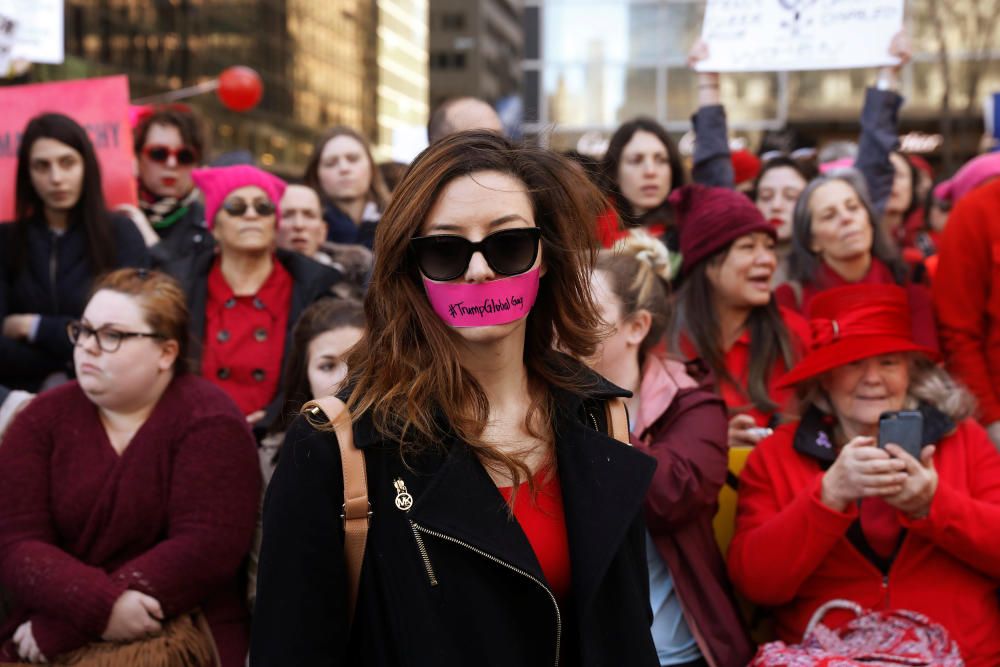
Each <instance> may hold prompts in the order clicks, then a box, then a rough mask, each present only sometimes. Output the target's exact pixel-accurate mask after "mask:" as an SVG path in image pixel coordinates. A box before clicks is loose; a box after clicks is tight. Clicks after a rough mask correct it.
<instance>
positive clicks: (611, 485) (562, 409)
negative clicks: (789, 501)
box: [355, 375, 656, 608]
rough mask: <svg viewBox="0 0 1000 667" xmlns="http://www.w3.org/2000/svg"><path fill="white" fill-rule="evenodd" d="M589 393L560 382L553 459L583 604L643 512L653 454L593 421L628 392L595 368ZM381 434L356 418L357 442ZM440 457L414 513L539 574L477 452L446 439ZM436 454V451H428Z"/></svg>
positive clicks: (366, 444)
mask: <svg viewBox="0 0 1000 667" xmlns="http://www.w3.org/2000/svg"><path fill="white" fill-rule="evenodd" d="M594 380H595V382H594V385H593V388H592V390H591V391H589V392H588V393H587V394H586V395H579V394H575V393H572V392H568V391H564V390H559V389H555V390H553V394H554V397H555V404H556V409H555V415H554V422H555V423H554V430H555V433H556V448H555V449H556V461H557V469H558V474H559V481H560V485H561V487H562V493H563V505H564V508H565V516H566V532H567V537H568V540H569V548H570V554H571V568H572V574H571V576H572V582H573V595H574V598H575V599H576V601H577V602H578V603H579V604H580V605H581V608H583V607H584V606H585V605H586V603H587V601H588V600H590V599H591V598H592V596H593V595H594V594H595V592H596V591H597V588H598V586H599V585H600V582H601V580H602V579H603V576H604V573H605V572H606V571H607V569H608V567H609V566H610V564H611V562H612V560H613V559H614V557H615V554H616V553H617V552H618V551H619V549H620V548H621V545H622V543H623V541H624V540H625V538H626V533H627V532H628V530H629V528H630V526H631V525H632V523H633V521H634V520H635V519H636V517H638V516H640V512H641V509H642V503H643V501H644V499H645V495H646V489H647V487H648V486H649V483H650V481H651V480H652V476H653V470H654V469H655V467H656V463H655V461H654V460H653V459H652V458H650V457H648V456H646V455H645V454H643V453H641V452H639V451H637V450H635V449H632V448H631V447H629V446H627V445H624V444H622V443H620V442H617V441H615V440H613V439H611V438H610V437H609V436H608V435H606V434H605V433H603V432H599V431H597V430H595V429H594V427H593V420H592V419H591V417H590V416H589V415H588V414H587V413H588V412H591V413H592V414H593V411H596V410H597V409H600V410H602V413H601V414H600V415H596V414H595V415H594V419H596V420H597V421H598V424H603V420H604V417H603V401H604V400H607V399H608V398H613V397H619V396H627V395H628V392H627V391H625V390H622V389H621V388H619V387H616V386H614V385H612V384H611V383H609V382H607V380H604V379H603V378H600V376H596V375H595V376H594ZM380 440H382V438H380V437H379V436H378V434H377V433H376V432H375V430H374V426H373V424H372V420H371V417H370V415H368V414H365V415H361V417H360V418H359V419H358V421H357V423H356V424H355V443H356V445H357V446H358V448H360V449H366V448H370V447H372V446H373V445H374V444H375V443H376V442H377V441H380ZM444 445H445V452H446V453H445V454H444V455H443V462H441V463H440V467H438V468H437V469H436V470H435V471H433V472H431V473H430V479H429V480H428V483H427V484H426V486H425V487H424V488H423V490H422V491H421V492H420V493H419V495H417V494H414V496H415V497H414V504H413V507H412V508H411V509H410V511H409V519H410V520H412V521H413V522H414V523H417V524H419V525H420V526H422V527H424V528H428V529H430V530H433V531H436V532H440V533H443V534H445V535H448V536H450V537H452V538H455V539H457V540H460V541H461V542H463V543H465V544H467V545H469V546H471V547H474V548H475V549H478V550H479V551H482V552H484V553H486V554H489V555H490V556H492V557H495V558H498V559H500V560H502V561H504V562H505V563H507V564H509V565H512V566H514V567H516V568H518V569H521V570H523V571H525V572H527V573H528V574H530V575H531V576H533V577H535V578H537V579H538V580H540V581H545V577H544V574H543V573H542V570H541V567H540V566H539V564H538V560H537V559H536V558H535V554H534V551H533V550H532V548H531V544H530V543H529V541H528V539H527V537H526V536H525V535H524V532H523V531H522V530H521V527H520V526H519V525H518V523H517V522H516V521H514V520H513V519H512V518H511V517H510V514H509V511H508V506H507V504H506V502H505V501H504V498H503V496H502V495H501V494H500V492H499V491H498V490H497V488H496V485H495V484H494V483H493V481H492V480H491V479H490V477H489V475H488V474H487V472H486V471H485V469H484V468H483V466H482V464H481V463H480V462H479V460H478V459H477V458H476V457H475V455H474V454H473V452H472V451H471V450H470V449H469V448H468V447H466V446H464V445H463V444H462V443H460V442H458V441H457V439H455V438H453V437H448V438H447V439H446V442H445V443H444ZM430 458H433V457H430Z"/></svg>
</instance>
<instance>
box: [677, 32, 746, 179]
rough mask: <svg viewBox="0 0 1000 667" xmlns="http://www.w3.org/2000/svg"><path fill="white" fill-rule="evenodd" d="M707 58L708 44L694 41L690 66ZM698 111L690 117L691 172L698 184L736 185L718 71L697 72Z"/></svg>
mask: <svg viewBox="0 0 1000 667" xmlns="http://www.w3.org/2000/svg"><path fill="white" fill-rule="evenodd" d="M706 58H708V44H706V43H705V42H704V41H702V40H700V39H699V40H698V41H697V42H695V44H694V46H692V47H691V51H690V52H689V53H688V66H689V67H691V68H692V69H694V67H695V66H696V65H697V64H698V63H699V62H701V61H703V60H705V59H706ZM697 80H698V110H697V111H696V112H695V113H694V115H693V116H691V124H692V125H693V126H694V133H695V143H694V166H693V167H692V170H691V175H692V177H693V178H694V182H695V183H700V184H702V185H711V186H716V187H720V188H731V187H733V186H734V183H733V180H734V178H735V176H734V175H733V162H732V159H731V157H730V154H729V131H728V128H727V126H726V110H725V108H724V107H723V106H722V101H721V96H720V93H719V73H718V72H698V73H697Z"/></svg>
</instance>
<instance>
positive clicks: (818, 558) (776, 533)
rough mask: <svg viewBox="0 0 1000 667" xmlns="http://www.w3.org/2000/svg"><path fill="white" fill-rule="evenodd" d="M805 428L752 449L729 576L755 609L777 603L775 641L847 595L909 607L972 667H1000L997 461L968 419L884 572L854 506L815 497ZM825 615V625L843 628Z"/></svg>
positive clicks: (941, 448) (797, 633)
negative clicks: (855, 536) (802, 446)
mask: <svg viewBox="0 0 1000 667" xmlns="http://www.w3.org/2000/svg"><path fill="white" fill-rule="evenodd" d="M798 426H799V422H796V423H793V424H786V425H785V426H782V427H781V428H779V429H778V430H777V431H776V432H775V434H774V435H773V436H772V437H770V438H768V439H766V440H764V441H762V442H761V443H759V444H758V445H757V447H756V448H755V449H754V451H753V452H752V453H751V454H750V458H749V459H748V460H747V465H746V468H744V469H743V473H742V474H741V475H740V489H739V506H738V510H737V515H736V532H735V534H734V536H733V541H732V544H731V546H730V547H729V553H728V565H729V573H730V576H731V577H732V580H733V583H734V584H735V585H736V588H737V589H738V590H739V591H740V592H741V593H742V594H743V595H744V596H746V597H747V598H748V599H749V600H750V601H752V602H754V603H756V604H760V605H764V606H768V607H771V608H772V609H773V611H774V615H775V618H776V621H777V628H776V629H777V632H778V637H779V638H780V639H782V640H784V641H787V642H799V641H801V640H802V633H803V631H804V630H805V628H806V625H807V623H808V622H809V619H810V617H811V616H812V614H813V612H814V611H815V610H816V608H817V607H819V606H820V605H821V604H823V603H824V602H826V601H827V600H830V599H834V598H846V599H848V600H853V601H855V602H857V603H859V604H861V605H862V606H864V607H867V608H870V609H889V608H892V609H911V610H914V611H918V612H920V613H923V614H926V615H927V616H929V617H930V618H932V619H933V620H935V621H937V622H938V623H940V624H942V625H943V626H944V627H945V628H947V630H948V632H949V633H950V634H951V636H952V638H953V639H955V640H956V641H957V642H958V644H959V647H960V648H961V650H962V655H963V657H964V658H965V661H966V665H968V667H996V666H997V665H1000V633H998V632H997V629H998V628H1000V598H998V595H997V589H998V587H1000V529H998V528H1000V454H998V453H997V451H996V449H994V447H993V445H992V444H991V443H990V441H989V439H988V438H987V436H986V432H985V431H984V430H983V429H982V427H980V426H979V425H978V424H977V423H975V422H974V421H972V420H965V421H963V422H961V423H960V424H959V425H958V427H957V429H955V431H953V432H952V433H951V434H950V435H946V436H945V437H943V438H941V439H940V440H939V441H938V443H937V444H938V446H937V453H936V454H935V455H934V465H935V467H936V469H937V472H938V475H939V478H940V481H939V483H938V488H937V491H936V493H935V495H934V500H933V501H932V503H931V510H930V514H929V515H928V516H927V517H926V518H925V519H921V520H919V521H910V520H908V519H907V518H906V517H904V516H902V515H900V520H901V522H902V524H903V526H904V527H905V528H906V529H907V534H906V536H905V538H904V540H903V544H902V546H901V547H900V550H899V552H898V554H897V555H896V557H895V559H894V561H893V563H892V566H891V568H890V569H889V574H888V575H887V576H885V577H883V575H882V573H881V572H880V571H879V569H878V568H876V567H875V565H873V564H872V563H871V562H870V561H869V560H868V559H866V558H865V557H864V556H863V555H862V554H861V552H860V551H858V549H856V548H855V547H854V546H853V544H852V543H851V542H850V540H849V539H848V537H847V530H848V528H849V527H850V526H851V524H852V523H853V522H854V521H855V520H856V519H857V518H858V511H857V507H856V506H855V505H852V506H850V507H849V508H848V509H847V511H845V512H836V511H834V510H832V509H830V508H829V507H827V506H826V505H824V504H823V503H822V501H821V500H820V484H821V481H822V477H823V474H824V473H823V469H822V467H821V465H820V462H819V461H818V460H817V459H815V458H812V457H811V456H809V455H807V454H804V453H803V452H801V451H799V450H797V449H796V448H794V447H793V443H794V440H795V433H796V429H797V428H798ZM847 620H848V617H847V615H846V614H845V613H843V612H835V613H831V614H829V615H827V617H826V620H825V623H826V624H827V625H833V626H836V625H839V624H842V623H843V622H845V621H847Z"/></svg>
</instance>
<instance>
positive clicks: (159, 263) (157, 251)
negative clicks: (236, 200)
mask: <svg viewBox="0 0 1000 667" xmlns="http://www.w3.org/2000/svg"><path fill="white" fill-rule="evenodd" d="M156 233H157V234H159V236H160V241H159V243H157V244H156V245H154V246H153V247H152V248H150V249H149V254H150V255H151V256H152V258H153V266H155V267H157V268H159V267H163V266H166V265H167V264H169V263H170V262H172V261H174V260H177V259H180V258H182V257H187V256H189V255H197V254H199V253H201V252H203V251H204V250H206V249H208V248H211V247H213V246H214V245H215V239H214V238H212V232H210V231H209V230H208V229H207V228H206V227H205V207H204V206H202V205H201V202H200V201H193V202H191V203H190V204H189V205H188V210H187V212H186V213H185V214H184V215H183V216H181V218H180V219H179V220H178V221H177V222H175V223H174V224H172V225H170V226H169V227H167V228H166V229H162V230H157V232H156Z"/></svg>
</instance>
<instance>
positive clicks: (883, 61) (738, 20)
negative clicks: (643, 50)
mask: <svg viewBox="0 0 1000 667" xmlns="http://www.w3.org/2000/svg"><path fill="white" fill-rule="evenodd" d="M902 27H903V0H708V2H707V3H706V6H705V22H704V24H703V26H702V33H701V37H702V39H703V40H705V42H706V43H707V44H708V50H709V57H708V59H706V60H704V61H702V62H701V63H699V65H698V67H697V69H698V70H699V71H702V72H778V71H788V70H821V69H850V68H854V67H875V66H881V65H891V64H894V63H896V62H897V60H896V59H895V58H893V57H892V56H890V55H889V44H890V42H891V41H892V38H893V36H894V35H895V34H896V33H897V32H899V31H900V30H901V29H902Z"/></svg>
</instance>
